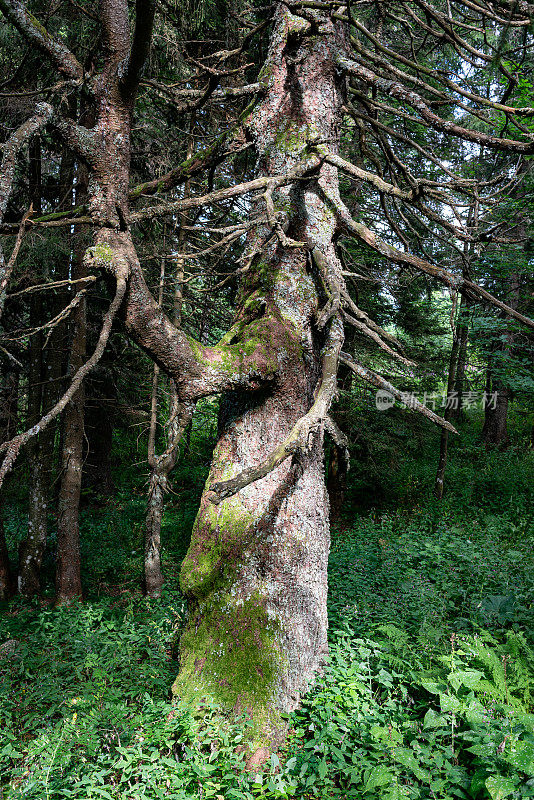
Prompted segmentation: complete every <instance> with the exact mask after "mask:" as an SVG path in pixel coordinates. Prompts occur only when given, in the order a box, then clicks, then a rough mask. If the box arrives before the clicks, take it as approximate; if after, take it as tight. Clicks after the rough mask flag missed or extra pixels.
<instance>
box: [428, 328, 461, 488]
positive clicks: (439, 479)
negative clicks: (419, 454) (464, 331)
mask: <svg viewBox="0 0 534 800" xmlns="http://www.w3.org/2000/svg"><path fill="white" fill-rule="evenodd" d="M459 347H460V340H459V337H458V329H456V330H455V331H454V332H453V338H452V347H451V355H450V358H449V371H448V375H447V398H446V405H445V410H444V413H443V419H445V420H449V419H450V418H451V416H452V414H453V411H454V409H453V408H452V403H453V397H454V395H453V392H454V384H455V380H456V367H457V364H458V350H459ZM448 452H449V431H448V430H446V429H445V428H442V429H441V436H440V440H439V461H438V469H437V473H436V482H435V484H434V495H435V497H436V498H437V499H438V500H441V499H442V498H443V491H444V488H445V470H446V469H447V458H448Z"/></svg>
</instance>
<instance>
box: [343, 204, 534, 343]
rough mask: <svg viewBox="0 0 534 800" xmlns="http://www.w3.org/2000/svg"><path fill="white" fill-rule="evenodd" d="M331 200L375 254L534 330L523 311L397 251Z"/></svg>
mask: <svg viewBox="0 0 534 800" xmlns="http://www.w3.org/2000/svg"><path fill="white" fill-rule="evenodd" d="M327 197H328V199H329V200H330V202H331V203H332V205H333V206H334V208H335V209H336V211H337V213H338V216H339V220H340V222H341V223H342V224H343V226H344V227H345V228H346V230H347V231H348V232H350V233H352V234H353V235H354V236H356V237H357V238H358V239H359V240H360V241H361V242H363V244H365V245H367V247H369V248H371V250H374V251H375V253H379V254H380V255H382V256H385V258H387V259H389V261H393V262H394V263H395V264H399V265H400V266H401V267H410V268H412V269H415V270H417V271H418V272H423V273H425V274H426V275H430V276H431V277H432V278H436V280H438V281H440V283H443V284H444V285H445V286H448V287H449V289H455V290H457V291H459V292H463V293H467V294H469V295H470V296H472V297H475V298H477V299H479V300H485V301H486V302H487V303H489V304H490V305H492V306H495V307H496V308H498V309H500V310H501V311H504V313H505V314H506V315H507V316H509V317H513V318H514V319H517V320H518V321H519V322H522V323H523V324H524V325H527V326H528V327H529V328H534V320H532V319H530V317H525V316H524V315H523V314H520V313H519V311H516V310H515V309H514V308H511V307H510V306H508V305H506V303H502V302H501V301H500V300H497V298H496V297H493V295H491V294H490V293H489V292H487V291H486V290H485V289H483V288H482V287H481V286H479V285H478V284H477V283H473V281H470V280H468V279H467V278H463V277H461V276H459V275H454V274H453V273H452V272H449V271H448V270H446V269H443V268H442V267H438V266H436V265H435V264H431V263H430V261H425V260H424V259H423V258H419V256H414V255H413V254H412V253H403V252H402V251H401V250H397V248H396V247H393V246H392V245H390V244H388V243H387V242H385V241H384V240H383V239H380V238H379V237H378V236H377V235H376V234H375V233H374V232H373V231H372V230H371V229H370V228H368V227H367V226H366V225H363V223H361V222H356V220H354V219H352V217H351V215H350V212H349V210H348V208H347V207H346V205H345V204H344V203H343V201H342V200H341V199H340V198H339V197H334V196H333V195H331V194H327Z"/></svg>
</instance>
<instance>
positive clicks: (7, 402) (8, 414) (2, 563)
mask: <svg viewBox="0 0 534 800" xmlns="http://www.w3.org/2000/svg"><path fill="white" fill-rule="evenodd" d="M2 366H3V373H2V375H0V442H5V441H8V440H9V439H11V438H12V436H13V435H14V434H15V431H16V420H17V407H18V388H19V373H18V371H16V370H15V369H13V365H12V364H5V365H2ZM14 588H15V587H14V584H13V574H12V571H11V565H10V562H9V553H8V549H7V544H6V538H5V532H4V524H3V518H2V498H1V497H0V601H5V600H9V598H10V597H11V595H12V593H13V591H14Z"/></svg>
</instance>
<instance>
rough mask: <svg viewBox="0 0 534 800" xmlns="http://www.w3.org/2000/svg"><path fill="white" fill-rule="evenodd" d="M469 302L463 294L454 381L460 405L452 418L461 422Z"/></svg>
mask: <svg viewBox="0 0 534 800" xmlns="http://www.w3.org/2000/svg"><path fill="white" fill-rule="evenodd" d="M468 306H469V303H468V301H467V299H466V297H465V295H462V296H461V298H460V319H459V321H458V327H457V336H458V360H457V364H456V379H455V382H454V390H455V392H456V397H457V398H458V406H457V408H455V409H452V414H451V419H455V420H457V421H458V422H461V421H462V420H463V419H464V418H465V411H464V409H463V399H462V398H463V395H464V392H465V389H466V385H467V384H466V376H465V372H466V367H467V345H468V341H469V326H468V324H467V316H466V315H467V309H468Z"/></svg>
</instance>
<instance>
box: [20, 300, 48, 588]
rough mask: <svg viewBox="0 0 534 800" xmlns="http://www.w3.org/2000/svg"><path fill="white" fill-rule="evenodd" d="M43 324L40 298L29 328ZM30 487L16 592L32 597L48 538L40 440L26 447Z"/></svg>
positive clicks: (38, 392)
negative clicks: (26, 529) (26, 528)
mask: <svg viewBox="0 0 534 800" xmlns="http://www.w3.org/2000/svg"><path fill="white" fill-rule="evenodd" d="M41 322H42V304H41V300H40V298H39V297H38V296H37V297H34V298H32V301H31V313H30V325H31V326H32V327H37V326H38V325H40V324H41ZM42 345H43V341H42V335H41V334H40V333H38V334H35V335H34V336H32V337H31V340H30V370H29V377H28V424H29V425H34V424H35V423H36V422H37V421H38V420H39V418H40V416H41V399H42ZM28 460H29V464H30V486H29V505H28V534H27V536H26V539H25V540H24V541H23V542H21V544H20V547H19V575H18V590H19V592H20V593H21V594H22V595H23V596H24V597H33V596H34V595H36V594H39V591H40V575H41V565H42V561H43V556H44V551H45V548H46V538H47V510H48V508H47V493H46V486H45V474H44V473H45V470H44V464H43V460H42V458H41V441H40V437H38V436H36V437H35V438H33V439H32V440H31V442H30V444H29V447H28Z"/></svg>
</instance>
